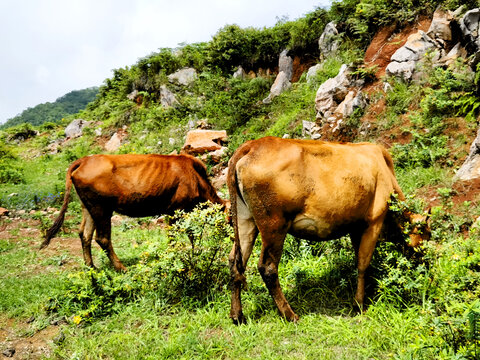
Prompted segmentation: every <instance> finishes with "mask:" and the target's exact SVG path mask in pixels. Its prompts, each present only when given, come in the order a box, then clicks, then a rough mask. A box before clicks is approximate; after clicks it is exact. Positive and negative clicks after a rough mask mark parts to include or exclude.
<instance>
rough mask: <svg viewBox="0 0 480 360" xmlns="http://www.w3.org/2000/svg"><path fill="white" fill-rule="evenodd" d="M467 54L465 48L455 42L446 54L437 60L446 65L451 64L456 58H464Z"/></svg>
mask: <svg viewBox="0 0 480 360" xmlns="http://www.w3.org/2000/svg"><path fill="white" fill-rule="evenodd" d="M467 56H468V54H467V50H465V48H464V47H463V46H462V44H461V43H457V44H456V45H455V46H454V47H453V48H452V49H451V50H450V51H449V52H448V54H447V55H445V56H444V57H442V58H441V59H440V60H439V61H438V62H439V63H440V64H444V65H446V66H450V65H452V64H453V63H455V61H456V60H457V59H458V58H463V59H466V58H467Z"/></svg>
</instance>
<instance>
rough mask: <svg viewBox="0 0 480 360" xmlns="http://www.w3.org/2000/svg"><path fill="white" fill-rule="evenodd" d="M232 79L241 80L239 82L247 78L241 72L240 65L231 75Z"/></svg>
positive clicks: (243, 71)
mask: <svg viewBox="0 0 480 360" xmlns="http://www.w3.org/2000/svg"><path fill="white" fill-rule="evenodd" d="M233 77H234V78H236V79H241V80H243V79H245V78H246V77H247V73H246V72H245V70H243V67H242V65H239V66H238V69H237V71H235V72H234V73H233Z"/></svg>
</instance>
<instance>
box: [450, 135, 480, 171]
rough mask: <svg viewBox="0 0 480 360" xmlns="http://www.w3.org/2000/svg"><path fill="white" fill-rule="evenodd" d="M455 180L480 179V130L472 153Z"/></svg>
mask: <svg viewBox="0 0 480 360" xmlns="http://www.w3.org/2000/svg"><path fill="white" fill-rule="evenodd" d="M455 178H457V179H459V180H473V179H477V178H480V129H478V132H477V137H476V138H475V140H474V141H473V143H472V145H471V146H470V152H469V154H468V156H467V159H466V160H465V162H464V163H463V165H462V166H461V167H460V169H459V170H458V171H457V174H456V175H455Z"/></svg>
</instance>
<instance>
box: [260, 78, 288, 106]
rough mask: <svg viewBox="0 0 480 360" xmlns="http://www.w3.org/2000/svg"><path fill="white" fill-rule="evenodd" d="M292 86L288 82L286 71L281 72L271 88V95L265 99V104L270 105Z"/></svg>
mask: <svg viewBox="0 0 480 360" xmlns="http://www.w3.org/2000/svg"><path fill="white" fill-rule="evenodd" d="M291 86H292V83H291V82H290V80H288V75H287V74H286V73H285V72H284V71H280V72H279V73H278V75H277V77H276V78H275V81H274V83H273V85H272V87H271V88H270V94H269V95H268V96H267V97H266V98H265V99H263V103H264V104H269V103H271V102H272V100H273V98H274V97H276V96H278V95H280V94H281V93H282V92H284V91H285V90H287V89H289V88H290V87H291Z"/></svg>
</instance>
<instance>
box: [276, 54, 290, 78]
mask: <svg viewBox="0 0 480 360" xmlns="http://www.w3.org/2000/svg"><path fill="white" fill-rule="evenodd" d="M287 54H288V50H283V51H282V52H281V53H280V57H279V59H278V72H279V73H280V72H282V71H283V72H284V73H285V75H286V76H287V79H288V81H292V76H293V59H292V58H291V57H290V56H288V55H287Z"/></svg>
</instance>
